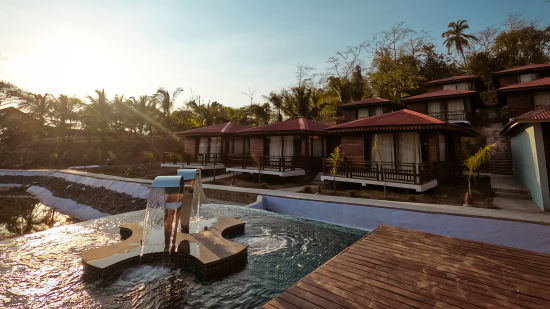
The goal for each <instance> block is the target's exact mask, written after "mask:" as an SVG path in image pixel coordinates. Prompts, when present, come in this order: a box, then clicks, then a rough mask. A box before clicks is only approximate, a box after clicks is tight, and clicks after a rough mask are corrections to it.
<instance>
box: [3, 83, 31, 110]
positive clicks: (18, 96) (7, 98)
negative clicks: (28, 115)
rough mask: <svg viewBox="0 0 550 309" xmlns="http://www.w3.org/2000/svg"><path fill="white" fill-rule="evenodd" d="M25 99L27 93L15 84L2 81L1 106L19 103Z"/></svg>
mask: <svg viewBox="0 0 550 309" xmlns="http://www.w3.org/2000/svg"><path fill="white" fill-rule="evenodd" d="M24 97H25V91H23V90H21V89H20V88H19V87H17V86H15V85H14V84H11V83H8V82H5V81H1V80H0V106H2V105H3V104H5V103H19V102H20V101H21V100H22V99H23V98H24Z"/></svg>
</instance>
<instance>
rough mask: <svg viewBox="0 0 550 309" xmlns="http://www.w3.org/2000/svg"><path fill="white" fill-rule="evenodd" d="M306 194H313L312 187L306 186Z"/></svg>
mask: <svg viewBox="0 0 550 309" xmlns="http://www.w3.org/2000/svg"><path fill="white" fill-rule="evenodd" d="M304 193H310V194H311V193H313V190H312V189H311V186H305V187H304Z"/></svg>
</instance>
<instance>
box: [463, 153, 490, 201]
mask: <svg viewBox="0 0 550 309" xmlns="http://www.w3.org/2000/svg"><path fill="white" fill-rule="evenodd" d="M496 147H497V145H496V144H491V145H487V146H485V147H483V148H481V149H479V150H478V151H477V152H476V153H475V154H473V155H472V156H470V157H468V158H467V159H466V160H464V167H465V168H466V175H467V176H468V194H469V195H470V196H472V178H473V177H475V175H476V173H478V172H479V170H480V169H481V168H482V167H483V166H484V165H485V164H487V163H489V161H490V160H491V157H492V156H493V154H494V153H495V148H496Z"/></svg>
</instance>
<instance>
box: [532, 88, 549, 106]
mask: <svg viewBox="0 0 550 309" xmlns="http://www.w3.org/2000/svg"><path fill="white" fill-rule="evenodd" d="M534 101H535V108H537V107H541V106H548V105H550V91H541V92H535V97H534Z"/></svg>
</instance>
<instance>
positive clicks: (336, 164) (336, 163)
mask: <svg viewBox="0 0 550 309" xmlns="http://www.w3.org/2000/svg"><path fill="white" fill-rule="evenodd" d="M342 162H344V156H343V154H342V151H341V150H340V146H336V147H334V152H332V153H331V154H330V156H329V157H328V163H329V167H330V174H331V175H332V179H333V180H332V184H333V186H334V193H336V175H337V174H338V170H339V169H340V165H341V164H342Z"/></svg>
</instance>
